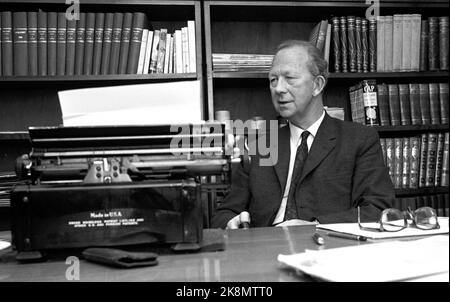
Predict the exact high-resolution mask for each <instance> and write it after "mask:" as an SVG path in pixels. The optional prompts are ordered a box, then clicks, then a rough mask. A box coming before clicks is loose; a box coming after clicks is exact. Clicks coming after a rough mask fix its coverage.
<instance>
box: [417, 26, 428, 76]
mask: <svg viewBox="0 0 450 302" xmlns="http://www.w3.org/2000/svg"><path fill="white" fill-rule="evenodd" d="M428 32H429V29H428V20H422V21H421V26H420V58H419V69H420V71H427V70H428Z"/></svg>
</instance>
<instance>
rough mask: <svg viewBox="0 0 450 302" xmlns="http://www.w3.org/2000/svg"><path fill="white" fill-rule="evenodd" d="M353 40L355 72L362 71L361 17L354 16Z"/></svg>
mask: <svg viewBox="0 0 450 302" xmlns="http://www.w3.org/2000/svg"><path fill="white" fill-rule="evenodd" d="M355 38H356V39H355V40H356V44H355V45H356V72H363V56H362V25H361V18H360V17H356V18H355Z"/></svg>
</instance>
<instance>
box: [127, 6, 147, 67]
mask: <svg viewBox="0 0 450 302" xmlns="http://www.w3.org/2000/svg"><path fill="white" fill-rule="evenodd" d="M144 26H146V16H145V14H144V13H133V23H132V30H131V36H130V49H129V52H128V60H127V70H126V72H127V73H128V74H136V73H137V69H138V63H139V52H140V50H141V43H142V30H143V29H144Z"/></svg>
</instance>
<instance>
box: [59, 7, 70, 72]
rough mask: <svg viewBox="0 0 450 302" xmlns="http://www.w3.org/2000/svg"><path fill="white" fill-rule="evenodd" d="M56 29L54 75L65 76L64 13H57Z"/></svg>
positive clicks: (65, 25) (65, 32) (65, 31)
mask: <svg viewBox="0 0 450 302" xmlns="http://www.w3.org/2000/svg"><path fill="white" fill-rule="evenodd" d="M57 24H58V29H57V36H56V74H57V75H65V74H66V38H67V20H66V14H65V13H58V23H57Z"/></svg>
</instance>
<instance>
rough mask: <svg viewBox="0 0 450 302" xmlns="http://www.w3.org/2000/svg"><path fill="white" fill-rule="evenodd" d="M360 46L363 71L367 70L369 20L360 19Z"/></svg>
mask: <svg viewBox="0 0 450 302" xmlns="http://www.w3.org/2000/svg"><path fill="white" fill-rule="evenodd" d="M361 48H362V68H363V72H369V62H370V58H369V21H368V20H367V19H362V20H361Z"/></svg>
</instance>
